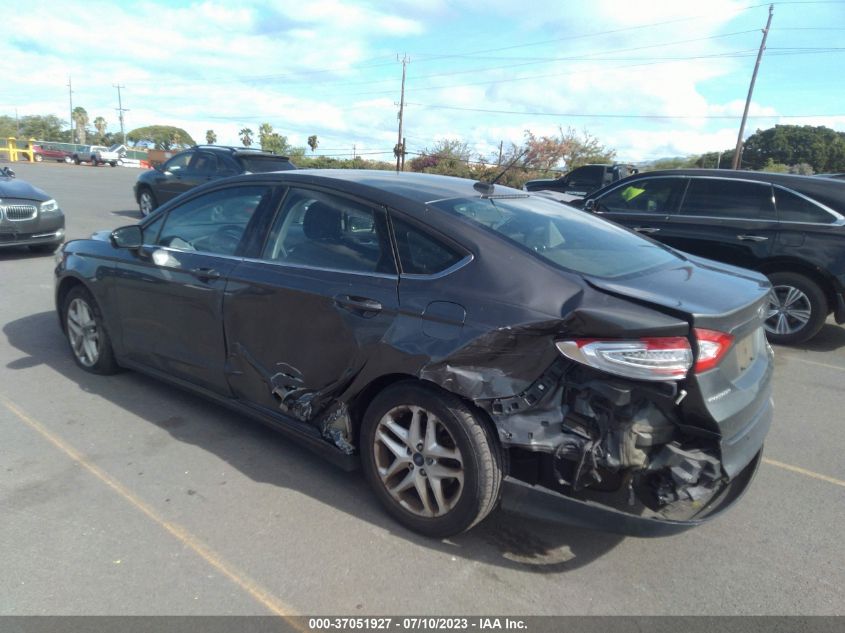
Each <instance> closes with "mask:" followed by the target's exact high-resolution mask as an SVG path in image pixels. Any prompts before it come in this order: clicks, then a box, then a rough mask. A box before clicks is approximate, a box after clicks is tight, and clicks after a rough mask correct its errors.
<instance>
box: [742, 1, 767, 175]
mask: <svg viewBox="0 0 845 633" xmlns="http://www.w3.org/2000/svg"><path fill="white" fill-rule="evenodd" d="M774 11H775V5H773V4H770V5H769V19H768V21H767V22H766V28H765V29H763V41H762V42H760V50H759V51H758V52H757V62H756V63H755V64H754V72H753V73H752V74H751V85H749V86H748V98H747V99H746V100H745V110H744V111H743V113H742V122H741V123H740V124H739V136H737V138H736V150H734V161H733V169H739V166H740V159H741V157H742V136H743V134H745V120H746V119H747V118H748V108H749V106H750V105H751V95H752V94H754V83H755V82H756V81H757V70H758V69H759V68H760V60H761V59H762V58H763V51H764V50H766V38H767V37H768V36H769V29H770V28H771V26H772V14H773V13H774Z"/></svg>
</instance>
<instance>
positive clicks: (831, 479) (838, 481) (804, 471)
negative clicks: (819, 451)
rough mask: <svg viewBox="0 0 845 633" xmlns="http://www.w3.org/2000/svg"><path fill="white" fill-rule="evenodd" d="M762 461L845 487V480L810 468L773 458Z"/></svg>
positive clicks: (765, 458)
mask: <svg viewBox="0 0 845 633" xmlns="http://www.w3.org/2000/svg"><path fill="white" fill-rule="evenodd" d="M763 463H764V464H768V465H769V466H777V467H778V468H783V469H784V470H788V471H790V472H793V473H798V474H799V475H805V476H807V477H812V478H813V479H818V480H819V481H826V482H827V483H829V484H833V485H834V486H842V487H843V488H845V481H842V480H841V479H836V478H835V477H829V476H827V475H822V474H821V473H816V472H813V471H812V470H807V469H806V468H801V467H800V466H793V465H792V464H784V463H783V462H779V461H777V460H774V459H769V458H768V457H764V458H763Z"/></svg>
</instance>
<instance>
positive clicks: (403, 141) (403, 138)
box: [401, 136, 406, 171]
mask: <svg viewBox="0 0 845 633" xmlns="http://www.w3.org/2000/svg"><path fill="white" fill-rule="evenodd" d="M405 143H406V141H405V137H404V136H403V137H402V165H401V167H402V171H405V147H406V144H405Z"/></svg>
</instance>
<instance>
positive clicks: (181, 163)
mask: <svg viewBox="0 0 845 633" xmlns="http://www.w3.org/2000/svg"><path fill="white" fill-rule="evenodd" d="M192 156H193V152H185V153H184V154H177V155H176V156H174V157H173V158H171V159H170V160H169V161H167V162H166V163H164V171H171V172H176V171H179V170H180V169H186V168H187V167H188V163H189V162H190V161H191V157H192Z"/></svg>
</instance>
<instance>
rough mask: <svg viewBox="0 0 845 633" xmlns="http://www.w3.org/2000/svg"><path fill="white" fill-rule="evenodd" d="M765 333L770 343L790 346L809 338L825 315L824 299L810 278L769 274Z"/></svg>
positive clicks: (818, 328) (812, 335)
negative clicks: (769, 286)
mask: <svg viewBox="0 0 845 633" xmlns="http://www.w3.org/2000/svg"><path fill="white" fill-rule="evenodd" d="M769 281H770V282H771V283H772V289H771V291H770V292H769V305H768V311H767V312H766V320H765V328H766V335H767V337H768V339H769V340H770V341H771V342H772V343H779V344H781V345H793V344H796V343H804V342H805V341H808V340H810V339H811V338H813V337H814V336H815V335H816V334H817V333H818V331H819V330H820V329H821V327H822V325H824V321H825V319H826V318H827V312H828V309H827V299H826V298H825V295H824V291H823V290H822V289H821V288H820V287H819V285H818V284H817V283H816V282H814V281H813V280H811V279H809V278H807V277H805V276H804V275H800V274H798V273H789V272H783V273H772V274H771V275H769Z"/></svg>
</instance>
